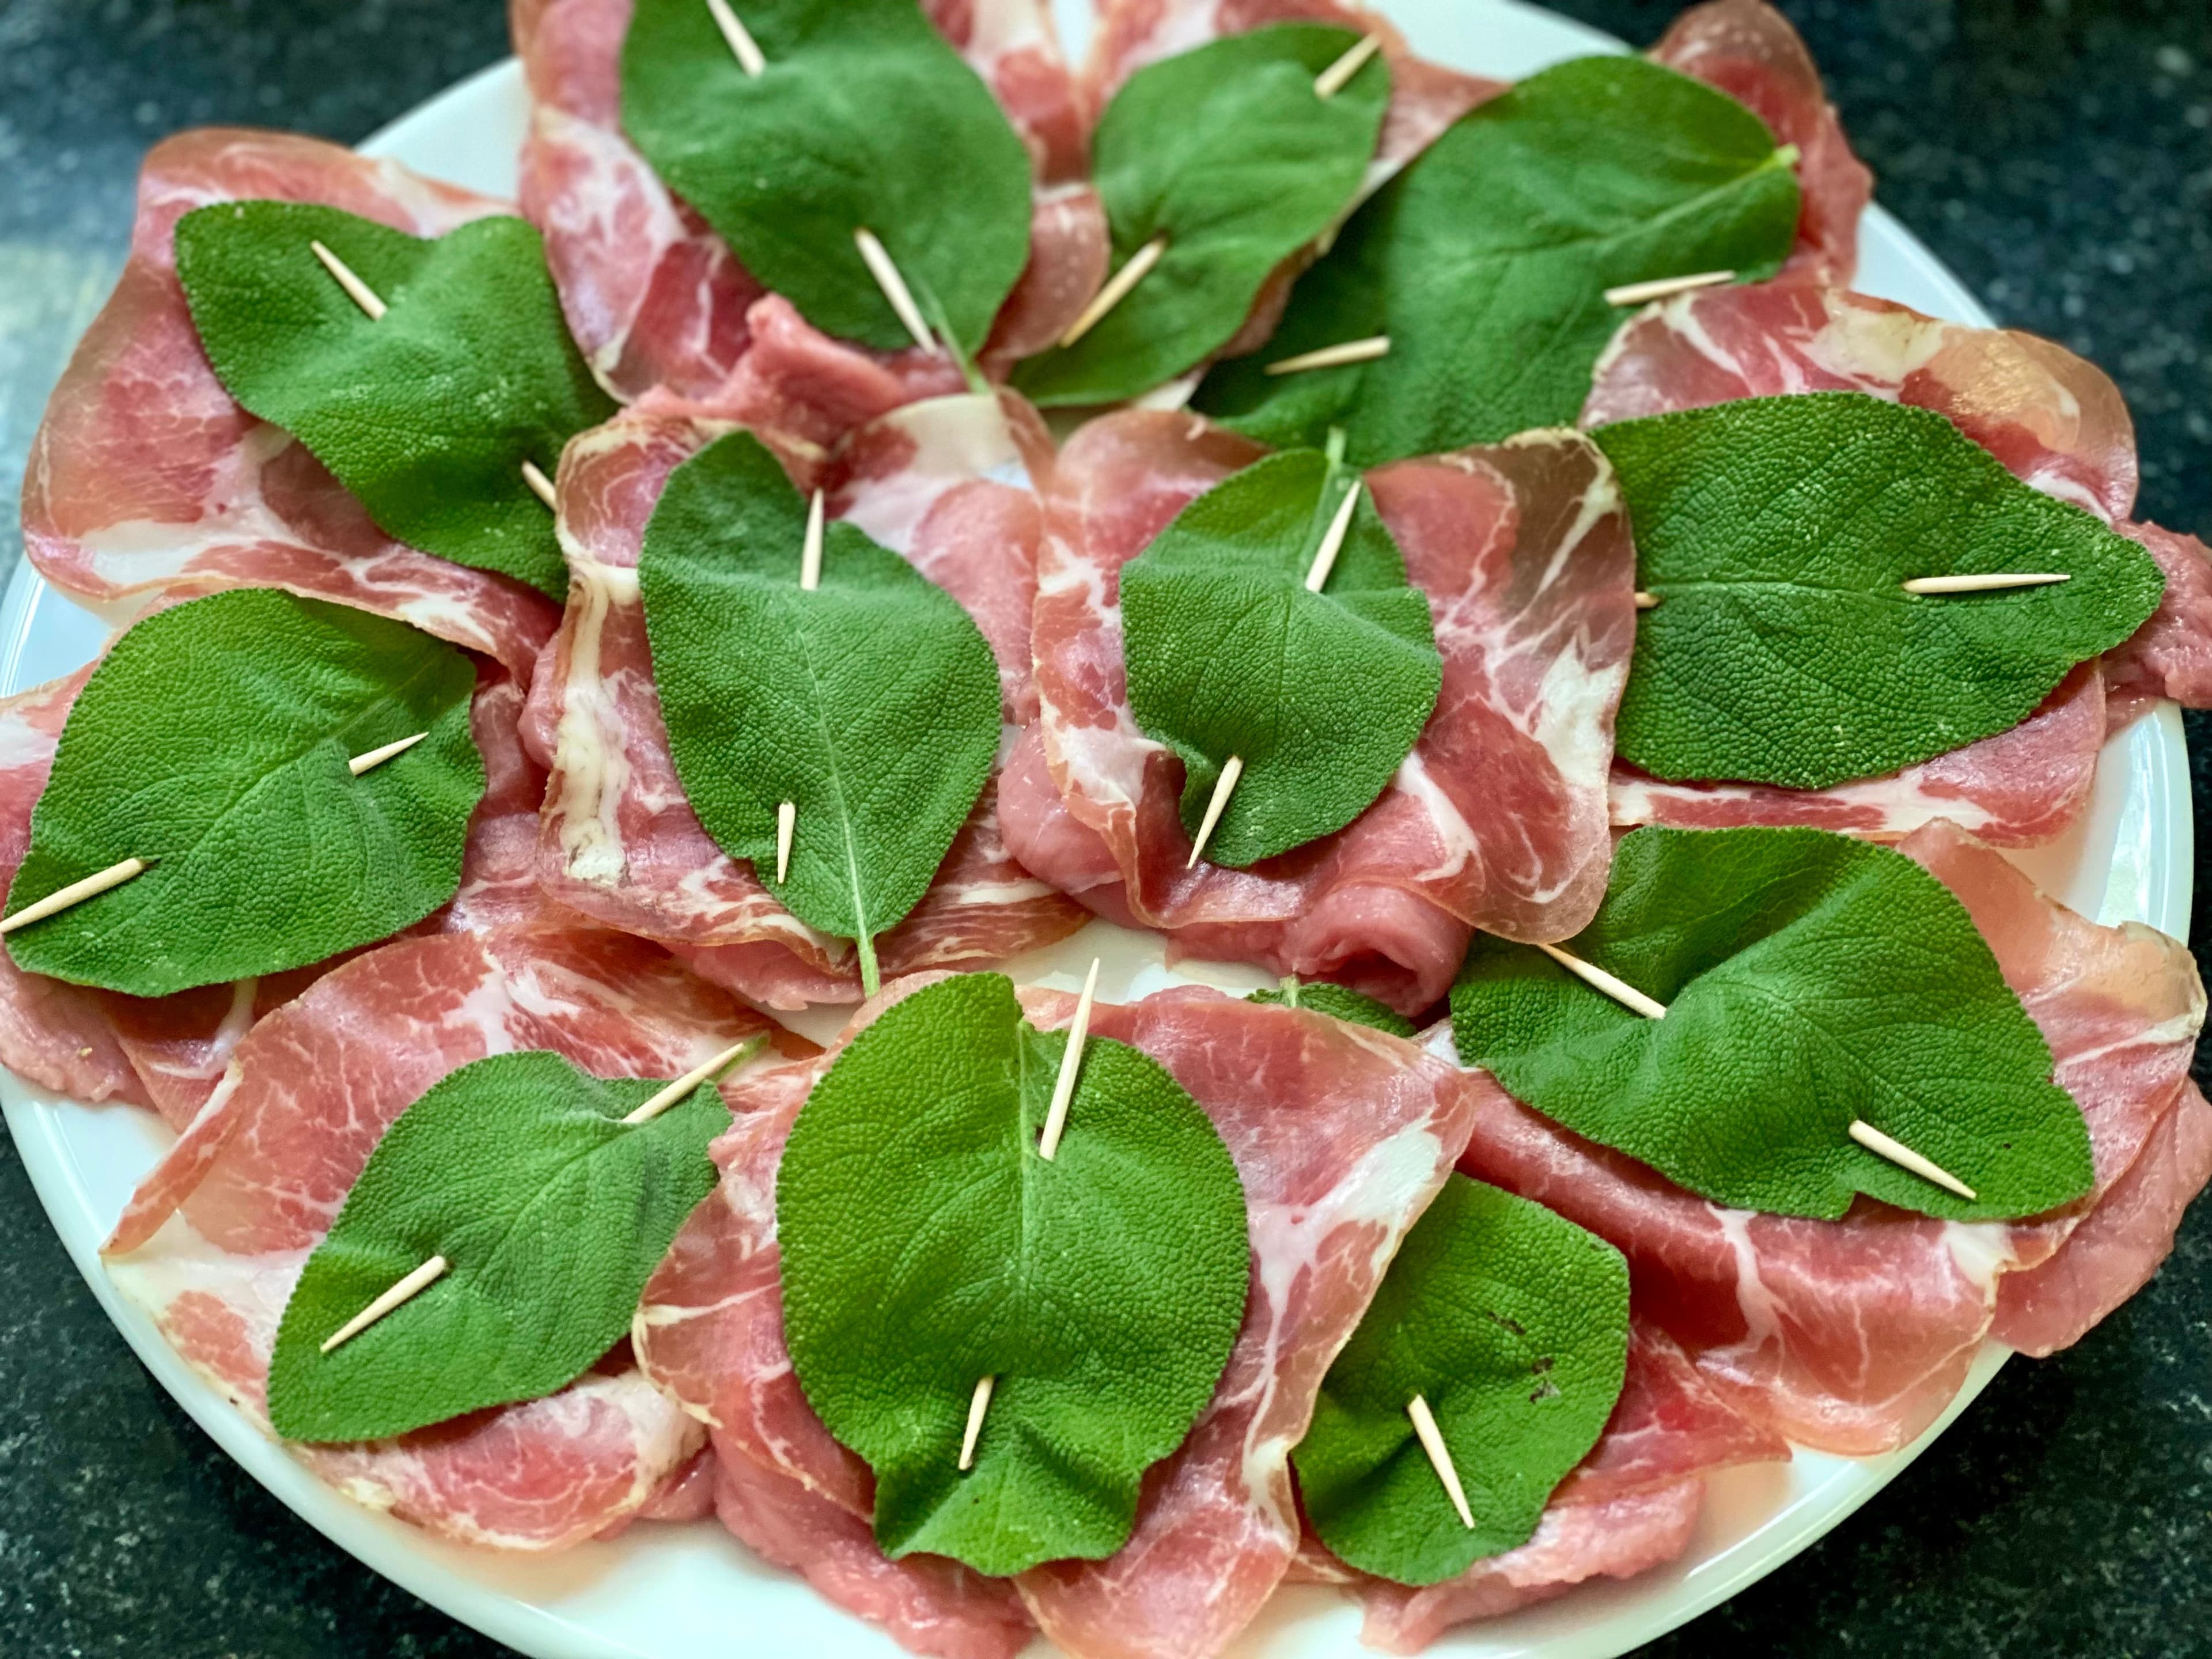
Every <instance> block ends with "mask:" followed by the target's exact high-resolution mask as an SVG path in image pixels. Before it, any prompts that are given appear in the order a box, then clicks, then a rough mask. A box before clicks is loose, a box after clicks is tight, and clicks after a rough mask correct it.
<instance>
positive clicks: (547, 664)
mask: <svg viewBox="0 0 2212 1659" xmlns="http://www.w3.org/2000/svg"><path fill="white" fill-rule="evenodd" d="M729 429H730V428H729V426H728V423H727V422H723V421H720V420H719V419H716V418H713V417H710V416H707V415H706V414H704V413H702V411H701V410H699V409H698V407H697V406H696V405H690V404H679V403H677V402H676V401H674V400H672V399H670V398H665V397H664V396H662V395H661V394H658V393H656V394H654V395H653V396H652V397H649V398H646V399H645V400H643V401H642V402H641V403H640V404H638V405H637V406H635V408H634V409H632V410H629V412H627V413H626V414H624V415H623V416H619V417H618V418H617V419H616V420H614V421H612V422H610V423H609V424H607V425H606V426H604V427H601V428H598V429H597V430H596V431H593V432H589V433H586V434H584V435H580V436H579V437H578V438H577V439H575V440H574V441H573V442H572V443H570V445H569V446H568V453H567V454H566V455H565V456H564V457H563V458H562V463H561V471H560V477H559V483H558V489H559V492H560V523H561V532H562V547H563V549H564V550H565V551H566V553H567V555H568V574H569V591H568V615H567V617H566V618H565V619H564V620H563V622H562V626H561V630H560V632H559V634H558V635H556V638H555V640H554V642H553V644H552V645H551V647H549V649H548V651H547V653H546V657H545V659H544V666H543V668H542V669H541V671H540V673H539V676H538V683H537V684H536V685H535V686H534V687H533V688H532V696H531V705H530V709H529V712H528V714H527V715H526V719H525V722H524V728H523V736H524V742H525V743H526V744H527V745H528V746H529V747H530V749H531V750H532V753H533V754H534V755H535V756H536V757H538V759H539V760H540V761H541V762H542V763H544V764H545V765H547V766H548V767H550V769H551V772H552V781H551V783H550V787H549V789H548V791H547V793H546V797H545V811H544V819H543V822H542V823H541V825H540V828H539V832H538V879H539V881H540V883H541V884H542V885H543V886H544V889H545V890H546V892H547V893H548V894H549V895H550V896H551V897H552V898H553V899H554V900H555V901H556V902H559V903H561V904H563V905H566V906H568V908H571V909H574V910H576V911H578V912H580V913H581V914H583V915H588V916H592V917H595V918H597V919H599V921H604V922H606V923H608V924H610V925H611V926H614V927H621V928H624V929H626V930H628V931H629V932H631V933H642V934H645V935H647V936H648V937H650V938H653V939H659V940H661V941H663V942H665V944H667V945H669V946H670V948H671V949H672V950H675V951H677V952H678V954H679V955H681V956H683V957H684V958H685V959H686V960H687V961H689V962H690V963H692V965H693V966H694V967H695V968H696V969H697V970H698V971H699V972H701V973H702V974H704V975H707V976H708V978H710V979H712V980H714V981H715V982H717V983H718V984H723V985H726V986H729V987H732V988H734V989H736V990H738V991H740V992H742V993H743V994H744V995H746V996H747V997H750V998H751V999H752V1000H755V1001H757V1002H759V1003H763V1004H764V1005H766V1006H769V1007H775V1008H799V1007H803V1006H805V1005H806V1004H808V1003H810V1002H854V1001H858V1000H860V977H859V969H858V966H857V963H856V961H855V958H854V951H853V947H852V943H851V941H850V940H847V939H830V938H829V937H827V936H825V935H823V934H821V933H816V932H815V931H814V930H813V929H812V928H811V927H807V926H806V924H805V923H804V922H802V921H799V918H798V917H796V916H794V915H792V914H791V912H790V911H788V910H787V909H785V908H783V906H782V904H781V902H778V901H777V900H776V899H775V897H774V896H772V895H771V894H770V893H769V890H768V889H767V888H766V887H764V886H763V885H762V884H761V883H760V881H759V880H758V878H757V877H756V876H755V875H754V873H753V870H752V866H750V864H748V863H742V862H739V861H737V860H732V859H730V858H728V857H726V855H725V854H723V853H722V851H721V849H720V848H719V847H717V846H716V845H715V844H714V841H713V840H712V839H711V838H710V837H709V836H708V834H707V832H706V829H704V827H703V826H702V824H701V823H700V822H699V818H698V815H697V814H696V812H694V811H692V810H691V806H690V802H689V801H687V800H686V799H684V791H683V787H682V785H681V783H680V782H679V781H678V778H677V775H676V765H675V761H674V759H673V757H671V755H670V753H669V749H668V733H667V728H666V727H665V726H664V725H663V723H662V721H661V716H660V699H659V693H658V692H657V691H656V690H654V688H653V672H652V652H651V648H650V647H649V645H648V643H647V639H646V633H645V610H644V605H643V603H642V601H641V599H640V598H639V596H638V588H637V574H636V572H637V558H638V549H639V547H640V545H641V542H642V540H643V538H644V532H645V526H646V523H647V520H648V519H649V518H650V517H651V516H652V513H653V506H654V504H655V503H656V502H657V501H659V498H660V491H661V488H662V486H663V485H664V484H665V483H666V482H667V478H668V475H669V474H670V473H671V472H672V471H674V470H675V469H676V468H677V467H678V465H681V464H682V463H683V462H684V460H686V459H689V458H690V456H691V455H692V454H694V453H696V452H697V451H698V450H699V449H701V448H702V447H704V446H705V445H706V444H708V442H710V441H713V440H714V438H716V437H719V436H720V435H722V434H723V433H724V432H726V431H727V430H729ZM785 454H786V459H787V464H790V465H794V466H795V467H796V468H797V469H798V470H799V475H800V476H801V477H804V478H805V479H806V480H807V482H809V483H811V482H813V481H814V476H813V475H812V474H810V473H809V471H808V470H807V469H808V463H807V462H806V461H805V459H803V458H802V459H795V460H794V459H793V458H792V456H791V454H790V452H789V451H788V450H786V451H785ZM1051 465H1052V450H1051V445H1050V442H1049V441H1048V439H1047V438H1046V437H1045V435H1044V432H1043V428H1042V426H1041V425H1040V424H1039V423H1038V422H1037V421H1036V416H1035V414H1034V413H1033V412H1031V411H1030V410H1027V408H1026V406H1025V405H1022V404H1018V402H1016V401H1014V400H1013V399H1012V398H1011V396H1010V395H1009V397H1008V398H1007V399H1006V402H1004V403H1003V404H1002V403H1001V402H1000V401H999V400H998V399H995V398H989V397H966V396H963V397H957V398H941V399H933V400H931V401H929V402H927V403H923V404H915V405H913V406H911V407H909V408H907V409H903V410H899V411H897V412H896V413H895V414H894V415H892V416H888V417H886V418H885V420H884V422H881V423H878V426H876V427H872V428H866V429H864V430H863V432H862V433H861V434H860V435H858V436H856V438H855V439H854V442H853V445H852V446H851V447H850V449H849V451H848V453H847V454H846V455H845V456H843V457H841V459H839V461H838V462H837V463H836V465H835V466H834V467H833V468H832V469H831V470H830V471H829V472H828V473H827V474H826V475H824V476H823V477H822V482H823V483H824V484H825V486H826V487H827V488H829V489H831V490H833V491H834V493H835V495H836V501H837V507H838V509H839V511H840V512H841V513H842V514H843V515H845V516H848V517H850V518H852V519H854V520H855V521H856V522H858V523H860V525H861V526H863V527H864V528H868V529H870V530H872V532H875V533H878V536H879V538H881V539H883V540H884V541H885V543H886V544H888V545H889V546H890V547H892V548H893V549H894V550H896V551H899V552H901V553H903V554H905V555H906V556H908V558H909V559H912V560H913V561H914V562H915V564H916V565H917V567H918V568H921V570H922V571H923V573H924V574H927V575H928V576H930V577H931V578H932V579H933V580H936V581H937V582H939V584H940V585H941V586H944V587H945V588H946V590H947V591H948V592H951V593H952V594H953V596H954V597H955V598H957V599H961V600H962V601H963V603H965V604H967V605H969V607H970V609H971V611H973V613H974V614H975V616H976V617H978V618H979V625H980V626H981V627H982V628H983V629H984V631H985V637H986V638H987V639H988V640H990V641H991V642H992V644H993V646H994V648H995V649H996V650H997V652H998V653H999V661H1000V681H1001V684H1002V686H1003V687H1004V689H1005V692H1006V713H1007V715H1008V717H1009V718H1013V717H1015V714H1016V711H1017V710H1018V709H1019V708H1021V707H1022V706H1023V704H1024V699H1025V698H1027V699H1029V700H1030V701H1031V702H1033V700H1034V693H1033V692H1031V691H1029V690H1027V688H1028V686H1029V684H1030V672H1029V666H1028V636H1027V631H1026V629H1025V628H1024V626H1023V625H1022V624H1021V623H1020V622H1019V617H1020V615H1021V613H1022V612H1023V611H1025V609H1026V607H1027V604H1028V598H1027V596H1028V594H1029V593H1030V592H1031V591H1033V587H1034V583H1035V576H1034V574H1033V564H1032V561H1033V559H1034V549H1035V547H1036V539H1037V537H1038V534H1039V530H1038V523H1039V516H1038V515H1039V508H1038V506H1037V502H1036V495H1035V494H1034V492H1033V491H1032V490H1031V489H1030V488H1029V484H1028V477H1029V472H1030V469H1032V468H1034V469H1035V470H1036V471H1038V472H1040V473H1042V474H1045V475H1047V476H1048V475H1049V469H1050V467H1051ZM995 788H996V785H995V783H994V784H993V785H991V786H988V787H987V788H986V791H985V793H984V797H983V799H982V801H981V803H980V804H979V805H978V806H977V808H976V810H975V814H974V815H973V816H972V817H970V818H969V821H968V823H967V824H966V826H965V827H964V828H963V829H962V830H961V832H960V834H959V835H958V836H957V837H956V838H955V839H954V841H953V843H952V847H951V850H950V851H949V852H948V853H947V854H946V855H945V862H944V864H943V865H942V866H940V868H939V872H938V877H937V880H936V882H935V883H934V884H933V885H932V887H931V888H930V890H929V891H928V892H927V893H926V894H924V895H923V896H922V899H921V903H919V904H918V905H916V906H915V908H914V910H913V911H912V912H910V913H909V914H908V916H907V917H906V919H905V920H904V921H902V922H900V923H899V925H898V926H897V927H895V928H893V929H891V930H890V932H889V933H885V934H884V936H883V937H882V939H879V940H878V943H877V951H878V957H879V959H880V960H881V962H882V963H883V969H884V974H885V975H887V976H895V975H899V974H902V973H908V972H912V971H914V970H915V969H924V968H930V967H937V966H943V965H946V964H949V963H956V962H965V961H975V960H980V959H998V958H1003V957H1010V956H1014V955H1017V954H1018V953H1019V952H1021V951H1026V950H1029V949H1031V948H1033V947H1035V946H1036V945H1045V944H1049V943H1051V942H1052V941H1053V940H1054V939H1061V938H1064V937H1066V935H1067V934H1068V933H1073V931H1074V930H1075V928H1076V927H1079V926H1080V925H1081V922H1082V920H1083V915H1082V912H1081V911H1080V910H1079V908H1077V907H1076V906H1075V905H1073V904H1072V903H1070V902H1068V901H1067V900H1066V899H1065V898H1063V897H1061V896H1060V895H1059V894H1058V893H1056V892H1054V890H1052V889H1051V888H1049V887H1048V886H1046V885H1045V884H1044V883H1042V882H1041V881H1039V880H1037V879H1036V878H1035V877H1033V876H1032V875H1030V873H1029V872H1027V871H1026V870H1024V869H1023V868H1022V867H1021V866H1019V865H1018V864H1017V863H1016V862H1015V861H1014V860H1013V859H1012V857H1011V856H1010V855H1009V854H1008V853H1007V851H1006V847H1005V845H1004V844H1003V843H1002V842H1001V841H1000V832H999V827H998V820H997V814H996V806H995V796H994V792H995Z"/></svg>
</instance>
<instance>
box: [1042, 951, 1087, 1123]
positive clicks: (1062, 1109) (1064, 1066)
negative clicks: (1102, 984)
mask: <svg viewBox="0 0 2212 1659" xmlns="http://www.w3.org/2000/svg"><path fill="white" fill-rule="evenodd" d="M1097 994H1098V958H1097V957H1091V971H1090V972H1089V973H1088V974H1085V975H1084V976H1083V994H1082V995H1081V996H1079V997H1078V998H1076V1000H1075V1018H1073V1019H1072V1020H1070V1021H1068V1023H1067V1048H1066V1050H1065V1051H1064V1052H1062V1054H1060V1075H1059V1076H1058V1077H1057V1078H1055V1079H1054V1080H1053V1085H1052V1105H1051V1107H1050V1108H1049V1109H1048V1110H1047V1111H1046V1112H1045V1115H1044V1132H1043V1133H1042V1134H1040V1135H1039V1136H1038V1137H1037V1156H1038V1157H1039V1158H1042V1159H1043V1160H1044V1161H1045V1162H1046V1163H1048V1164H1049V1163H1051V1162H1052V1160H1053V1158H1054V1156H1055V1155H1056V1154H1057V1153H1058V1152H1059V1151H1060V1134H1061V1132H1062V1131H1064V1130H1065V1129H1066V1127H1067V1105H1068V1103H1069V1102H1070V1101H1072V1100H1073V1099H1074V1098H1075V1080H1076V1078H1077V1075H1078V1074H1079V1073H1080V1072H1081V1071H1082V1070H1083V1044H1084V1042H1085V1039H1087V1038H1088V1037H1089V1036H1090V1035H1091V999H1092V998H1094V997H1096V996H1097Z"/></svg>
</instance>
